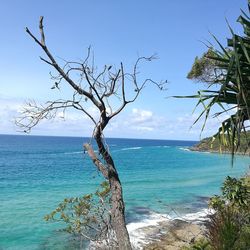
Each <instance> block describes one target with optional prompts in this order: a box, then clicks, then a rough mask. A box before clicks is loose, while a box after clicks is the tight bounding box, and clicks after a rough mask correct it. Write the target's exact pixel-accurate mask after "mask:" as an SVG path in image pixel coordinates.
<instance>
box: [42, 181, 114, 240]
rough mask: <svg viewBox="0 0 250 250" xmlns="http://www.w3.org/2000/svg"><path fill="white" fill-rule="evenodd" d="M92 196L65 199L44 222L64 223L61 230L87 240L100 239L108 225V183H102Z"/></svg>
mask: <svg viewBox="0 0 250 250" xmlns="http://www.w3.org/2000/svg"><path fill="white" fill-rule="evenodd" d="M100 187H101V188H99V189H97V191H96V192H95V193H94V194H87V195H84V196H83V197H73V198H65V199H64V200H63V202H61V203H60V204H59V205H58V207H57V208H56V209H55V210H54V211H52V212H51V213H50V214H48V215H46V216H45V217H44V219H45V220H46V221H56V222H64V223H66V225H67V226H66V228H64V229H63V230H64V231H66V232H68V233H71V234H76V235H80V236H83V237H85V238H86V239H89V240H96V239H100V238H102V237H103V236H104V235H105V234H106V233H107V231H108V226H109V224H110V215H109V209H110V208H109V196H110V187H109V184H108V182H106V181H105V182H103V183H101V185H100Z"/></svg>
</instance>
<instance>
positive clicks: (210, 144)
mask: <svg viewBox="0 0 250 250" xmlns="http://www.w3.org/2000/svg"><path fill="white" fill-rule="evenodd" d="M246 138H247V139H246ZM249 138H250V132H249V131H246V133H245V134H241V135H240V141H241V142H240V145H239V146H238V148H237V150H236V151H235V154H242V155H249V154H250V148H249V146H248V141H249ZM190 150H192V151H201V152H213V153H227V154H231V152H232V148H231V147H230V145H223V144H221V143H220V140H219V138H218V137H208V138H204V139H202V140H201V141H200V142H199V143H197V144H196V145H194V146H192V147H191V148H190Z"/></svg>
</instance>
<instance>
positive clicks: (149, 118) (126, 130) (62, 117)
mask: <svg viewBox="0 0 250 250" xmlns="http://www.w3.org/2000/svg"><path fill="white" fill-rule="evenodd" d="M23 103H24V101H23V100H21V99H13V98H7V97H3V96H0V133H11V134H15V133H17V131H18V128H17V127H16V126H15V125H14V121H15V118H16V117H18V116H19V112H20V109H21V107H22V105H23ZM88 111H89V112H90V113H91V114H92V116H93V117H94V118H96V119H97V118H98V111H97V110H96V109H95V108H93V107H88ZM197 117H198V113H195V114H188V113H186V114H184V115H182V116H177V117H171V118H169V117H166V116H163V115H159V114H157V113H154V112H153V111H152V110H144V109H139V108H133V109H131V110H130V111H126V112H124V113H121V114H120V115H119V116H117V117H116V118H115V119H114V120H112V121H111V122H110V123H109V125H108V127H107V128H106V135H107V136H110V137H137V138H160V139H164V138H165V139H196V140H197V139H199V136H200V133H201V127H202V121H199V122H197V124H196V125H194V126H192V124H193V123H194V121H195V120H196V119H197ZM224 118H226V116H225V117H221V119H220V120H218V119H216V118H213V119H208V121H207V126H206V128H205V129H204V132H203V134H202V137H206V136H211V135H212V134H214V133H215V132H216V131H217V129H218V127H219V124H220V122H221V120H222V119H224ZM93 128H94V125H93V123H92V121H90V119H89V118H88V117H87V116H86V115H84V114H83V113H81V112H77V111H75V110H68V111H66V112H65V113H62V112H58V113H57V116H56V118H55V119H54V120H51V121H48V120H44V121H41V123H40V124H39V125H38V126H37V127H35V128H34V129H33V131H32V133H33V134H41V135H71V136H91V135H92V132H93Z"/></svg>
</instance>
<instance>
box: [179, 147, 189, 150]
mask: <svg viewBox="0 0 250 250" xmlns="http://www.w3.org/2000/svg"><path fill="white" fill-rule="evenodd" d="M179 149H180V150H184V151H190V149H189V148H184V147H180V148H179Z"/></svg>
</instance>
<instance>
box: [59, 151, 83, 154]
mask: <svg viewBox="0 0 250 250" xmlns="http://www.w3.org/2000/svg"><path fill="white" fill-rule="evenodd" d="M64 154H65V155H75V154H83V151H75V152H65V153H64Z"/></svg>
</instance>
